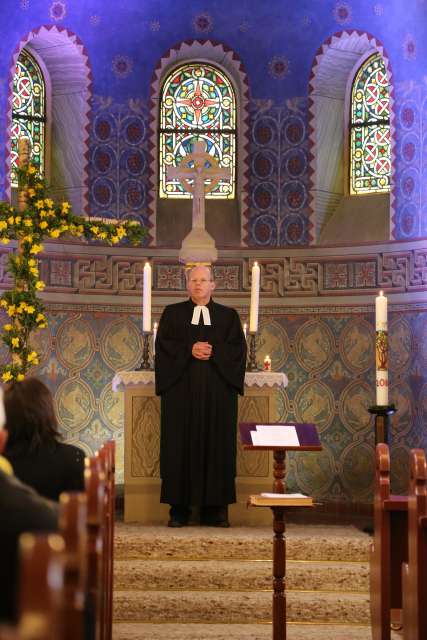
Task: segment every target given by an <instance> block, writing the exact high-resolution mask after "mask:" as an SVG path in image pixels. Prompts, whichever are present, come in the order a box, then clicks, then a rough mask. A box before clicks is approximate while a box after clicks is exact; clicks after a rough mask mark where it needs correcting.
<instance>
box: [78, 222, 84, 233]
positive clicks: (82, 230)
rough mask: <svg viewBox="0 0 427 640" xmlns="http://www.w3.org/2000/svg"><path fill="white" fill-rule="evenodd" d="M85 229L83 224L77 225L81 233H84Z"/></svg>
mask: <svg viewBox="0 0 427 640" xmlns="http://www.w3.org/2000/svg"><path fill="white" fill-rule="evenodd" d="M84 230H85V228H84V226H83V225H82V224H79V226H78V227H77V231H78V232H79V233H84Z"/></svg>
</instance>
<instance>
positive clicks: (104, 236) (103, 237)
mask: <svg viewBox="0 0 427 640" xmlns="http://www.w3.org/2000/svg"><path fill="white" fill-rule="evenodd" d="M99 237H100V238H101V240H105V238H106V237H107V234H106V232H105V231H101V233H100V234H99Z"/></svg>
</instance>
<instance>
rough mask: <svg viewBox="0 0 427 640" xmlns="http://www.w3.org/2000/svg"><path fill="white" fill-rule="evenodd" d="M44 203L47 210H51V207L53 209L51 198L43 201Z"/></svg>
mask: <svg viewBox="0 0 427 640" xmlns="http://www.w3.org/2000/svg"><path fill="white" fill-rule="evenodd" d="M44 203H45V205H46V207H48V208H49V209H52V207H53V200H52V198H45V199H44Z"/></svg>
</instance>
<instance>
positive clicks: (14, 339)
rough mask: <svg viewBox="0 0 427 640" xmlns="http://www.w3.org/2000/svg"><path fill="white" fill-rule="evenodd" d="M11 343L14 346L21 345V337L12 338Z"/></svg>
mask: <svg viewBox="0 0 427 640" xmlns="http://www.w3.org/2000/svg"><path fill="white" fill-rule="evenodd" d="M11 344H12V347H19V338H12V340H11Z"/></svg>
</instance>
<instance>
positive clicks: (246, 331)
mask: <svg viewBox="0 0 427 640" xmlns="http://www.w3.org/2000/svg"><path fill="white" fill-rule="evenodd" d="M243 333H244V334H245V338H246V336H247V335H248V325H247V323H246V322H245V323H244V325H243Z"/></svg>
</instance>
